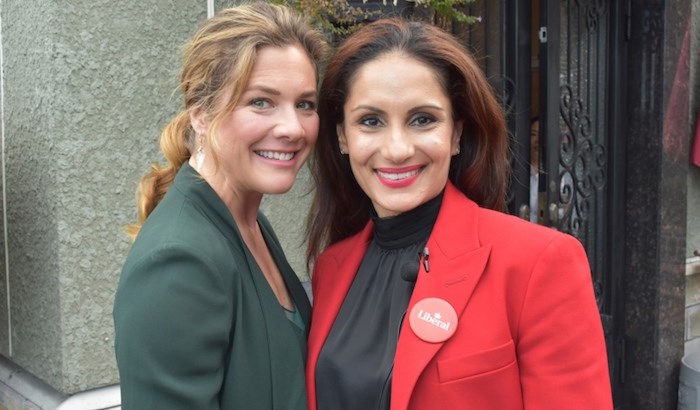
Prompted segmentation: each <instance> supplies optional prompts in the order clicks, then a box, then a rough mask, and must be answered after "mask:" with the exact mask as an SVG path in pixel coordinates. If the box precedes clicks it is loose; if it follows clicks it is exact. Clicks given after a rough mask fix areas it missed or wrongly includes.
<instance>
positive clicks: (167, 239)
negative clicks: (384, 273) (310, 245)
mask: <svg viewBox="0 0 700 410" xmlns="http://www.w3.org/2000/svg"><path fill="white" fill-rule="evenodd" d="M258 223H259V224H260V227H261V229H262V231H263V235H264V237H265V240H266V242H267V244H268V247H269V248H270V252H271V254H272V256H273V257H274V259H275V261H276V263H277V266H278V268H279V270H280V272H281V273H282V276H283V278H284V280H285V282H286V284H287V288H288V289H289V292H290V294H291V296H292V299H293V300H294V303H295V305H296V306H297V310H298V311H299V313H300V315H301V318H302V319H303V322H304V324H305V329H308V327H309V321H310V314H311V307H310V304H309V301H308V299H307V297H306V294H305V292H304V289H303V287H302V286H301V283H300V282H299V280H298V278H297V277H296V275H295V274H294V272H293V270H292V269H291V267H290V266H289V264H288V263H287V261H286V259H285V257H284V253H283V251H282V248H281V246H280V244H279V241H278V239H277V238H276V236H275V235H274V232H273V231H272V228H271V227H270V225H269V222H268V221H267V220H266V218H265V217H264V215H262V213H260V214H259V217H258ZM114 323H115V334H116V340H115V349H116V357H117V364H118V366H119V373H120V379H121V380H120V383H121V394H122V408H123V409H124V410H131V409H149V410H152V409H168V410H178V409H183V410H184V409H187V410H193V409H197V410H208V409H299V410H301V409H306V394H305V386H304V377H303V372H304V356H305V354H306V351H305V340H306V331H305V332H304V333H303V334H302V336H303V337H302V338H301V339H300V338H299V334H298V333H296V332H295V330H294V326H292V325H291V324H290V323H289V321H288V319H287V318H286V316H285V314H284V311H283V309H282V308H281V307H280V305H279V303H278V301H277V298H276V297H275V296H274V294H273V293H272V290H271V289H270V286H269V285H268V283H267V281H266V279H265V278H264V276H263V274H262V272H261V271H260V268H259V266H258V265H257V263H256V262H255V260H254V258H253V256H252V255H251V253H250V252H249V250H248V249H247V247H246V246H245V244H244V243H243V240H242V239H241V236H240V234H239V231H238V229H237V227H236V225H235V223H234V221H233V219H232V217H231V215H230V213H229V211H228V209H227V208H226V206H225V205H224V203H223V202H222V201H221V200H220V199H219V197H218V196H217V195H216V193H215V192H214V191H213V190H212V189H211V187H210V186H209V185H208V184H207V183H206V182H204V181H203V180H202V179H201V178H200V177H199V176H198V174H197V173H196V172H195V171H194V170H193V169H192V168H191V167H190V166H189V165H187V164H186V163H185V164H184V165H183V167H182V169H181V170H180V171H179V172H178V175H177V177H176V178H175V181H174V182H173V185H172V186H171V187H170V189H169V190H168V193H167V194H166V195H165V197H164V198H163V200H162V201H161V203H160V204H159V205H158V206H157V207H156V209H155V210H154V211H153V213H152V214H151V215H150V216H149V218H148V220H147V221H146V223H145V224H144V226H143V227H142V229H141V232H140V233H139V235H138V237H137V239H136V241H135V242H134V245H133V247H132V249H131V251H130V253H129V255H128V257H127V260H126V262H125V264H124V267H123V270H122V274H121V278H120V282H119V287H118V289H117V294H116V297H115V304H114ZM300 343H301V346H300Z"/></svg>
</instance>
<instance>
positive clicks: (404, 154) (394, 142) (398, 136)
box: [382, 126, 415, 164]
mask: <svg viewBox="0 0 700 410" xmlns="http://www.w3.org/2000/svg"><path fill="white" fill-rule="evenodd" d="M382 151H383V152H382V155H383V156H384V157H385V158H387V159H389V160H391V161H392V162H394V163H397V164H399V163H402V162H404V161H406V160H407V159H409V158H411V157H412V156H413V154H414V152H415V148H414V146H413V142H412V141H411V138H410V136H409V135H408V133H407V132H406V131H405V130H404V129H403V128H402V127H400V126H393V127H390V128H389V129H388V132H387V135H386V139H385V144H384V148H383V150H382Z"/></svg>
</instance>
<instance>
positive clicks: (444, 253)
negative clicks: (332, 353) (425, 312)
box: [391, 183, 491, 410]
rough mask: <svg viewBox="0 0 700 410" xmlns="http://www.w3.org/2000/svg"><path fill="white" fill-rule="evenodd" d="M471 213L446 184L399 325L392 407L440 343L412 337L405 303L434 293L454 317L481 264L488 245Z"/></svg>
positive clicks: (404, 400) (401, 401)
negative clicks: (425, 260) (425, 259)
mask: <svg viewBox="0 0 700 410" xmlns="http://www.w3.org/2000/svg"><path fill="white" fill-rule="evenodd" d="M477 213H478V206H477V205H476V204H475V203H474V202H472V201H470V200H468V199H467V198H465V197H464V196H463V195H462V194H461V193H460V192H459V191H457V189H456V188H455V187H454V186H452V185H451V184H449V183H448V185H447V187H446V189H445V196H444V198H443V203H442V207H441V209H440V214H439V215H438V219H437V221H436V222H435V227H434V228H433V232H432V234H431V236H430V239H429V240H428V243H427V246H428V249H429V251H430V257H429V258H428V265H429V269H430V270H429V272H426V270H425V266H424V265H423V264H421V267H420V271H419V274H418V280H417V282H416V287H415V289H414V291H413V295H412V296H411V300H410V302H409V306H408V309H407V313H406V316H407V317H406V319H405V320H404V322H403V325H402V327H401V334H400V336H399V342H398V346H397V350H396V359H395V363H394V372H393V374H394V376H393V381H392V390H391V408H392V410H398V409H406V408H408V404H409V401H410V398H411V394H412V392H413V389H414V387H415V385H416V382H417V381H418V378H419V377H420V374H421V373H422V372H423V370H424V369H425V367H426V366H427V364H428V363H429V362H430V360H431V359H432V358H433V357H434V356H435V354H436V353H437V352H438V351H439V350H440V348H441V347H442V346H443V344H444V343H445V342H442V343H429V342H425V341H423V340H422V339H420V338H419V337H418V336H416V334H415V333H414V332H413V330H412V329H411V326H410V324H409V318H408V315H409V314H410V312H411V308H412V307H413V306H414V305H415V304H416V303H418V302H419V301H421V300H423V299H425V298H429V297H432V298H440V299H443V300H445V301H447V302H448V303H449V304H450V305H452V307H453V308H454V309H455V311H456V312H457V317H458V318H459V317H460V316H461V313H462V312H463V311H464V308H465V306H466V305H467V302H468V301H469V298H470V296H471V294H472V292H473V291H474V288H475V287H476V285H477V283H478V282H479V279H480V278H481V275H482V273H483V271H484V269H485V267H486V263H487V261H488V258H489V255H490V251H491V247H490V246H483V247H482V246H481V244H480V243H479V240H478V235H477V230H476V224H477V223H478V221H477ZM457 326H459V323H458V324H457Z"/></svg>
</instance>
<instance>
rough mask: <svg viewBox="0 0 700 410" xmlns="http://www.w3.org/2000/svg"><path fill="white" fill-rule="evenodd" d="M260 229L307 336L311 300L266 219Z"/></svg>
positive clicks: (261, 223)
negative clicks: (304, 326)
mask: <svg viewBox="0 0 700 410" xmlns="http://www.w3.org/2000/svg"><path fill="white" fill-rule="evenodd" d="M262 218H264V217H262ZM262 218H261V219H262ZM263 221H264V222H263ZM260 227H261V229H262V232H263V235H264V236H265V242H266V243H267V246H268V248H269V249H270V253H271V254H272V258H273V259H274V260H275V263H276V264H277V268H278V269H279V270H280V273H281V274H282V278H283V279H284V283H285V284H286V285H287V290H289V294H290V296H291V297H292V300H293V301H294V304H295V305H296V307H297V309H299V314H300V315H301V318H302V319H303V320H304V324H305V325H306V334H307V335H308V332H309V327H310V325H311V303H310V302H309V298H308V297H307V296H306V291H305V290H304V287H303V286H302V285H301V282H300V281H299V278H298V277H297V275H296V273H295V272H294V269H292V267H291V266H290V265H289V262H287V258H286V257H285V256H284V250H283V249H282V246H281V245H280V243H279V241H278V239H277V237H276V236H275V234H274V231H272V228H271V226H270V225H269V223H268V222H267V220H266V219H263V220H261V222H260Z"/></svg>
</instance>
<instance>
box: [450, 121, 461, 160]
mask: <svg viewBox="0 0 700 410" xmlns="http://www.w3.org/2000/svg"><path fill="white" fill-rule="evenodd" d="M463 127H464V122H463V121H462V120H459V121H455V124H454V129H453V130H452V145H451V150H450V152H455V151H456V150H457V149H458V148H459V142H460V140H461V139H462V129H463Z"/></svg>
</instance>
